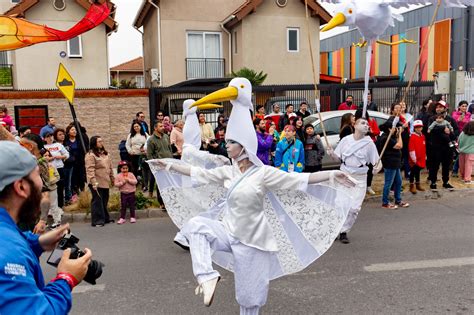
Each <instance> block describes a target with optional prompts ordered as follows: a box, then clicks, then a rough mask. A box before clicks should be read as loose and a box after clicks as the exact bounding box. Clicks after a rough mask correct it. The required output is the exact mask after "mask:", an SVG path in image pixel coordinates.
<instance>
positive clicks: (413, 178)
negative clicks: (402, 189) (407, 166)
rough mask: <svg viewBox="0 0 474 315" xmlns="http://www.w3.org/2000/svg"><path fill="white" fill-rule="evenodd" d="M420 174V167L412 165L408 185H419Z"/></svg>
mask: <svg viewBox="0 0 474 315" xmlns="http://www.w3.org/2000/svg"><path fill="white" fill-rule="evenodd" d="M420 172H421V167H419V166H418V165H413V167H412V168H411V171H410V184H413V183H414V182H415V183H417V184H419V183H420Z"/></svg>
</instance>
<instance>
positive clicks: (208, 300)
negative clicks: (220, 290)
mask: <svg viewBox="0 0 474 315" xmlns="http://www.w3.org/2000/svg"><path fill="white" fill-rule="evenodd" d="M220 279H221V277H217V278H214V279H211V280H208V281H206V282H203V283H201V284H200V285H199V286H198V287H197V288H196V290H194V292H195V293H196V295H198V294H202V295H203V296H204V305H205V306H211V304H212V300H213V299H214V293H215V291H216V286H217V283H218V282H219V280H220Z"/></svg>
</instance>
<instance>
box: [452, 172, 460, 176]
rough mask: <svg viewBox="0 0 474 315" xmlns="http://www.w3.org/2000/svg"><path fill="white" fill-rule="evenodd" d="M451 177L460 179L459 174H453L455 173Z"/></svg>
mask: <svg viewBox="0 0 474 315" xmlns="http://www.w3.org/2000/svg"><path fill="white" fill-rule="evenodd" d="M451 177H459V175H458V173H454V172H453V173H452V174H451Z"/></svg>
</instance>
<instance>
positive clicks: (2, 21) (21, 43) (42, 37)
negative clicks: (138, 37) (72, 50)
mask: <svg viewBox="0 0 474 315" xmlns="http://www.w3.org/2000/svg"><path fill="white" fill-rule="evenodd" d="M109 14H110V9H109V7H108V5H107V2H106V1H104V3H102V4H98V3H93V4H92V5H91V6H90V8H89V10H88V11H87V13H86V15H85V16H84V18H83V19H82V20H80V21H79V22H78V23H77V24H76V25H74V26H73V27H71V28H70V29H69V30H67V31H61V30H57V29H54V28H51V27H48V26H46V25H39V24H35V23H32V22H30V21H27V20H25V19H19V18H14V17H9V16H0V51H3V50H14V49H19V48H23V47H27V46H31V45H34V44H39V43H44V42H54V41H65V40H69V39H71V38H74V37H76V36H79V35H81V34H83V33H85V32H87V31H90V30H91V29H93V28H94V27H96V26H98V25H100V24H101V23H102V22H103V21H105V19H107V17H108V16H109Z"/></svg>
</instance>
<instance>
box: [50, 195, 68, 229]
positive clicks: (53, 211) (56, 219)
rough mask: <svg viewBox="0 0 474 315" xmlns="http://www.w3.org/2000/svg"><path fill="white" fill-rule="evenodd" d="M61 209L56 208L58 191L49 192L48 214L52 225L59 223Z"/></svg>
mask: <svg viewBox="0 0 474 315" xmlns="http://www.w3.org/2000/svg"><path fill="white" fill-rule="evenodd" d="M63 213H64V212H63V209H61V208H59V207H58V190H57V189H55V190H52V191H50V192H49V211H48V214H49V215H51V216H52V217H53V221H54V224H59V223H61V216H62V214H63Z"/></svg>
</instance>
